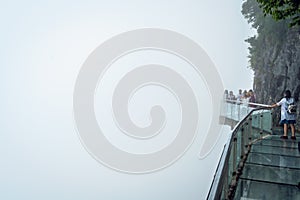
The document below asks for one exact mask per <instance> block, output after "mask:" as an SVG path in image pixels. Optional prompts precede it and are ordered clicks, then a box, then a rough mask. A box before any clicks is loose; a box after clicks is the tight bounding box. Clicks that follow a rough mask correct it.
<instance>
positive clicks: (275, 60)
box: [242, 0, 300, 129]
mask: <svg viewBox="0 0 300 200" xmlns="http://www.w3.org/2000/svg"><path fill="white" fill-rule="evenodd" d="M242 13H243V15H244V16H245V18H246V19H247V20H248V22H249V23H250V24H251V25H252V27H253V28H255V29H256V30H257V34H256V35H255V36H253V37H251V38H248V39H247V40H246V41H247V42H248V43H249V44H250V47H249V63H250V66H249V67H250V68H252V69H253V71H254V85H253V89H254V91H255V93H256V96H257V101H258V102H260V103H265V104H271V103H275V102H278V101H279V100H280V99H281V98H282V97H283V92H284V91H285V90H286V89H289V90H291V92H292V95H293V96H294V97H295V99H296V100H298V120H297V121H298V122H297V124H298V129H299V127H300V126H299V125H300V117H299V108H300V105H299V102H300V101H299V100H300V27H299V26H298V27H293V28H290V27H289V21H279V22H276V21H274V20H273V19H272V18H271V17H268V16H267V17H265V16H263V14H262V11H261V9H260V8H259V6H258V4H257V3H256V1H255V0H247V1H246V2H245V3H244V4H243V10H242ZM279 114H280V113H279V111H278V110H276V112H275V115H274V122H275V123H277V124H278V121H279V117H280V116H279Z"/></svg>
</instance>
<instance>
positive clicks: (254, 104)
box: [225, 99, 271, 108]
mask: <svg viewBox="0 0 300 200" xmlns="http://www.w3.org/2000/svg"><path fill="white" fill-rule="evenodd" d="M225 101H226V102H229V103H235V104H246V105H252V106H261V107H264V108H271V106H270V105H267V104H260V103H252V102H243V101H239V100H230V99H225Z"/></svg>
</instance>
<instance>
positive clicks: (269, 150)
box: [234, 130, 300, 200]
mask: <svg viewBox="0 0 300 200" xmlns="http://www.w3.org/2000/svg"><path fill="white" fill-rule="evenodd" d="M281 131H282V130H274V131H273V134H272V135H270V136H268V137H266V138H265V139H263V140H259V141H257V142H255V143H254V144H252V147H251V151H250V153H249V155H248V158H247V161H246V163H245V166H244V168H243V172H242V175H241V177H240V178H239V181H238V184H237V188H236V192H235V197H234V199H241V200H246V199H247V200H254V199H261V200H264V199H266V200H269V199H271V200H283V199H284V200H294V199H295V200H296V199H297V200H298V199H299V200H300V151H299V150H298V143H299V142H300V134H299V133H297V134H296V137H297V140H296V141H295V140H291V139H290V138H289V139H287V140H283V139H280V136H281V134H282V133H281Z"/></svg>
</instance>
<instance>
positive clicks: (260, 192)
mask: <svg viewBox="0 0 300 200" xmlns="http://www.w3.org/2000/svg"><path fill="white" fill-rule="evenodd" d="M234 199H240V200H250V199H251V200H254V199H255V200H258V199H262V200H268V199H272V200H283V199H286V200H292V199H300V192H299V189H298V188H297V187H295V186H290V185H281V184H273V183H266V182H259V181H250V180H245V179H240V180H239V182H238V186H237V190H236V192H235V198H234Z"/></svg>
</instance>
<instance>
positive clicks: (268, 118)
mask: <svg viewBox="0 0 300 200" xmlns="http://www.w3.org/2000/svg"><path fill="white" fill-rule="evenodd" d="M239 103H240V102H237V101H227V103H225V104H224V106H227V108H226V109H225V110H223V111H225V113H224V112H223V113H222V112H221V115H222V114H223V115H225V116H224V117H233V118H236V119H237V120H238V117H237V116H235V115H239V117H241V118H242V119H241V120H238V121H239V122H238V123H237V125H236V126H235V128H234V129H233V131H232V134H231V137H230V138H229V140H228V141H227V143H226V145H225V146H224V150H223V152H222V156H221V158H220V161H219V164H218V167H217V170H216V173H215V175H214V179H213V183H212V185H211V188H210V191H209V194H208V196H207V199H208V200H211V199H216V200H219V199H233V198H234V192H235V189H236V187H237V184H238V180H239V177H240V175H241V173H242V170H243V167H244V164H245V162H246V160H247V157H248V154H249V152H250V150H251V146H252V144H253V142H255V141H257V140H260V139H263V138H264V137H266V136H267V135H270V134H271V133H272V111H271V110H270V109H269V108H268V106H267V105H263V104H255V105H256V106H263V107H260V108H251V109H250V108H247V110H246V111H247V112H246V113H245V116H243V115H244V113H242V112H240V111H241V110H242V109H243V108H244V107H243V106H245V105H243V104H239ZM228 104H233V105H228ZM228 108H230V109H231V110H230V109H228Z"/></svg>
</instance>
